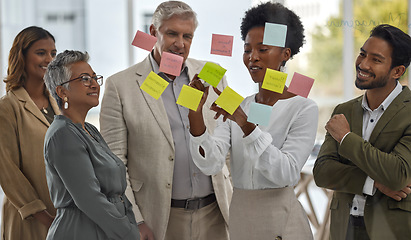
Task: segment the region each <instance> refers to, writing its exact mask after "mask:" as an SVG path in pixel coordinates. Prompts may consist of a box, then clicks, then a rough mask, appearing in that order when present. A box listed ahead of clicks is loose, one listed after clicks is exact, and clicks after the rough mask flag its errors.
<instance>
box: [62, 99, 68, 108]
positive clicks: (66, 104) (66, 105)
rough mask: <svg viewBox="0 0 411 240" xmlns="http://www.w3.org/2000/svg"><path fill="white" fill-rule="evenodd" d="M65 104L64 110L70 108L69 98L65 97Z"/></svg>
mask: <svg viewBox="0 0 411 240" xmlns="http://www.w3.org/2000/svg"><path fill="white" fill-rule="evenodd" d="M63 102H64V106H63V108H64V109H67V108H68V107H69V104H68V99H67V97H64V98H63Z"/></svg>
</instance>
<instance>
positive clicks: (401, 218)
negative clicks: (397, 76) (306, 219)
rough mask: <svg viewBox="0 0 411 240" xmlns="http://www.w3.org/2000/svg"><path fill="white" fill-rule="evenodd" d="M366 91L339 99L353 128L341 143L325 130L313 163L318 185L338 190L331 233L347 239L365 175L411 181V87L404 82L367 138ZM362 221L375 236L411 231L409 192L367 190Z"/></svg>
mask: <svg viewBox="0 0 411 240" xmlns="http://www.w3.org/2000/svg"><path fill="white" fill-rule="evenodd" d="M362 98H363V96H360V97H358V98H356V99H353V100H351V101H348V102H346V103H343V104H341V105H338V106H337V107H336V108H335V109H334V112H333V115H335V114H344V115H345V117H346V118H347V120H348V123H349V125H350V128H351V133H349V134H348V135H347V136H346V137H345V139H344V140H343V142H342V143H341V145H340V144H339V143H338V142H336V141H335V140H334V139H333V138H332V136H331V135H330V134H329V133H327V134H326V137H325V141H324V143H323V145H322V147H321V150H320V152H319V155H318V158H317V161H316V163H315V166H314V170H313V173H314V179H315V182H316V183H317V185H318V186H320V187H324V188H329V189H332V190H335V191H334V195H333V199H332V202H331V239H333V240H335V239H342V240H343V239H345V235H346V232H347V226H348V220H349V215H350V209H351V206H352V200H353V198H354V195H355V194H358V195H362V194H363V186H364V183H365V180H366V178H367V176H370V177H371V178H372V179H373V180H374V181H377V182H379V183H382V184H383V185H385V186H387V187H389V188H390V189H392V190H400V189H402V188H404V187H406V186H407V185H408V184H410V183H411V91H410V90H409V88H408V87H403V90H402V92H401V93H400V94H399V95H398V96H397V97H396V98H395V99H394V100H393V101H392V103H391V104H390V105H389V106H388V108H387V109H385V110H384V113H383V115H382V116H381V118H380V119H379V121H378V122H377V124H376V126H375V128H374V130H373V132H372V133H371V136H370V139H369V141H365V140H364V139H363V138H362V125H363V111H364V110H363V108H362V106H361V102H362ZM364 221H365V225H366V229H367V232H368V234H369V236H370V238H371V239H408V238H409V236H411V197H410V196H408V197H407V198H405V199H402V200H401V201H396V200H394V199H392V198H390V197H388V196H386V195H384V194H383V193H382V192H380V191H378V190H377V191H376V193H375V194H374V195H373V196H367V198H366V204H365V209H364Z"/></svg>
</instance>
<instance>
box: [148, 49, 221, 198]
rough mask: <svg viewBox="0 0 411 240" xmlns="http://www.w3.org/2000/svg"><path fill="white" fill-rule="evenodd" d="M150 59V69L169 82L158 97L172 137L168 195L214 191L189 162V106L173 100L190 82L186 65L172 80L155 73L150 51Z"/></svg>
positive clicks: (207, 193)
mask: <svg viewBox="0 0 411 240" xmlns="http://www.w3.org/2000/svg"><path fill="white" fill-rule="evenodd" d="M150 61H151V65H152V67H153V71H154V72H155V73H157V74H158V75H159V76H160V77H162V78H163V79H164V80H166V81H167V82H169V85H168V86H167V88H166V89H165V90H164V92H163V94H162V95H161V99H162V100H163V103H164V107H165V109H166V112H167V116H168V120H169V123H170V127H171V132H172V134H173V140H174V149H175V162H174V174H173V190H172V198H173V199H190V198H196V197H205V196H207V195H209V194H211V193H213V192H214V189H213V184H212V182H211V177H210V176H207V175H205V174H204V173H202V172H201V171H200V169H198V167H197V166H196V165H195V164H194V162H193V159H192V157H191V153H190V148H189V143H190V123H189V120H188V112H189V109H188V108H185V107H183V106H181V105H178V104H177V103H176V102H177V99H178V96H179V95H180V92H181V89H182V88H183V85H187V84H188V83H189V82H190V79H189V77H188V74H187V72H188V68H187V66H185V64H184V65H183V69H182V71H181V74H180V76H177V77H176V78H175V79H174V80H172V79H170V78H169V77H167V76H166V75H165V74H164V73H162V72H159V66H158V64H157V62H156V61H155V60H154V58H153V56H152V54H150ZM159 151H161V150H159Z"/></svg>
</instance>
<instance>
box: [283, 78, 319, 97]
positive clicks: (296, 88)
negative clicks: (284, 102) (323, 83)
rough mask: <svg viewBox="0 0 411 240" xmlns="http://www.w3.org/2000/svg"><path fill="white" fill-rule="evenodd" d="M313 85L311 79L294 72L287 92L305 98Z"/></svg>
mask: <svg viewBox="0 0 411 240" xmlns="http://www.w3.org/2000/svg"><path fill="white" fill-rule="evenodd" d="M313 84H314V79H313V78H310V77H307V76H304V75H302V74H299V73H296V72H295V73H294V75H293V79H292V80H291V83H290V86H289V87H288V91H289V92H291V93H294V94H297V95H300V96H302V97H305V98H306V97H307V96H308V94H309V93H310V90H311V87H312V86H313Z"/></svg>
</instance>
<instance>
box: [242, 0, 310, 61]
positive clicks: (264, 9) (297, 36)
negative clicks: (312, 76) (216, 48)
mask: <svg viewBox="0 0 411 240" xmlns="http://www.w3.org/2000/svg"><path fill="white" fill-rule="evenodd" d="M266 22H268V23H277V24H283V25H287V37H286V41H285V47H287V48H290V49H291V57H292V56H294V55H295V54H297V53H298V52H299V51H300V48H301V47H302V45H303V44H304V42H305V41H304V38H305V36H304V27H303V24H302V23H301V20H300V17H299V16H297V15H296V14H295V13H294V12H293V11H291V10H290V9H288V8H286V7H284V6H283V5H281V4H280V3H271V2H267V3H262V4H259V5H258V6H256V7H253V8H250V9H249V10H247V11H246V12H245V16H244V18H243V20H242V22H241V38H242V39H243V41H244V40H245V37H246V36H247V33H248V32H249V31H250V30H251V29H252V28H254V27H264V26H265V23H266Z"/></svg>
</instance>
